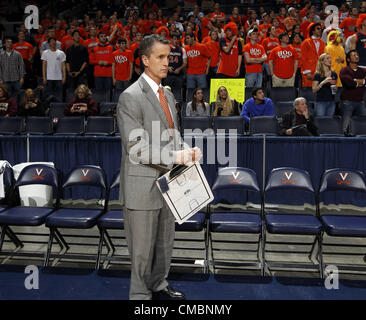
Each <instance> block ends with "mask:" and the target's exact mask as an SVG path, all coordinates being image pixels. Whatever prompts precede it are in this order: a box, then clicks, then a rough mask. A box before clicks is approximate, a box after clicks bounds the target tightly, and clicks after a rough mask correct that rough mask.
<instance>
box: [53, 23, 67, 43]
mask: <svg viewBox="0 0 366 320" xmlns="http://www.w3.org/2000/svg"><path fill="white" fill-rule="evenodd" d="M64 36H65V30H64V29H63V28H62V25H61V20H60V19H57V20H56V24H55V38H56V40H58V41H62V38H63V37H64Z"/></svg>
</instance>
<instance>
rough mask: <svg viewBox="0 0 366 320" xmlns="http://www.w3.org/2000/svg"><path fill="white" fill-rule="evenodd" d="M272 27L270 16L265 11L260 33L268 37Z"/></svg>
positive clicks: (263, 36) (259, 28)
mask: <svg viewBox="0 0 366 320" xmlns="http://www.w3.org/2000/svg"><path fill="white" fill-rule="evenodd" d="M271 27H272V25H271V23H270V16H269V15H268V14H267V13H266V12H265V13H263V14H262V23H261V24H260V25H259V27H258V33H259V35H260V36H261V38H262V39H264V38H266V37H267V33H268V31H269V29H270V28H271Z"/></svg>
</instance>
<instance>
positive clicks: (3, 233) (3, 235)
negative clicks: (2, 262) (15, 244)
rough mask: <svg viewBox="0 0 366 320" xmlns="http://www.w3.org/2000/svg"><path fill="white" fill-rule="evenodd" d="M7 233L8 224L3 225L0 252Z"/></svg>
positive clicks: (0, 236)
mask: <svg viewBox="0 0 366 320" xmlns="http://www.w3.org/2000/svg"><path fill="white" fill-rule="evenodd" d="M5 233H6V226H1V234H0V252H1V249H2V247H3V243H4V239H5Z"/></svg>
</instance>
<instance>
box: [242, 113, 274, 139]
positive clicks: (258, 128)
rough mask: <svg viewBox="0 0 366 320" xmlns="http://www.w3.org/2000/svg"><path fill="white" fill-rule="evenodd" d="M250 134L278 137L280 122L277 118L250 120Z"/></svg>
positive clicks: (260, 117)
mask: <svg viewBox="0 0 366 320" xmlns="http://www.w3.org/2000/svg"><path fill="white" fill-rule="evenodd" d="M249 133H250V134H251V135H260V134H267V135H277V134H278V121H277V119H276V117H275V116H256V117H252V118H250V122H249Z"/></svg>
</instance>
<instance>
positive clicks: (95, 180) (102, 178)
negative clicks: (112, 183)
mask: <svg viewBox="0 0 366 320" xmlns="http://www.w3.org/2000/svg"><path fill="white" fill-rule="evenodd" d="M73 186H78V187H80V186H89V187H99V188H101V189H103V190H106V189H107V180H106V175H105V172H104V170H103V169H102V168H101V167H99V166H94V165H83V166H78V167H75V168H73V169H72V170H71V171H70V172H69V173H68V174H67V176H66V179H65V182H64V184H63V185H62V187H63V188H68V187H73Z"/></svg>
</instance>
